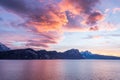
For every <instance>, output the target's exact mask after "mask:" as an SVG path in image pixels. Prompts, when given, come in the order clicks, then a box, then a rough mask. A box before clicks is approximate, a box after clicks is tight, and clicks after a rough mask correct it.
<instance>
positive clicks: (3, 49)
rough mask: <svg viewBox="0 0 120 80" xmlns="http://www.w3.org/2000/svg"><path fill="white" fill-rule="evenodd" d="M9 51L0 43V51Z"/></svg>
mask: <svg viewBox="0 0 120 80" xmlns="http://www.w3.org/2000/svg"><path fill="white" fill-rule="evenodd" d="M9 50H10V48H8V47H7V46H5V45H4V44H2V43H0V51H9Z"/></svg>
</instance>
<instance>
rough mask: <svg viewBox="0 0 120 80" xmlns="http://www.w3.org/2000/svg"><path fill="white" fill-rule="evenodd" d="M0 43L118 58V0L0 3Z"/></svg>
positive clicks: (7, 0) (2, 0)
mask: <svg viewBox="0 0 120 80" xmlns="http://www.w3.org/2000/svg"><path fill="white" fill-rule="evenodd" d="M0 42H1V43H3V44H5V45H7V46H8V47H10V48H12V49H18V48H33V49H36V50H40V49H46V50H57V51H65V50H68V49H71V48H76V49H79V50H80V51H85V50H89V51H91V52H93V53H97V54H104V55H115V56H120V0H0Z"/></svg>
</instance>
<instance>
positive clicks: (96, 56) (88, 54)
mask: <svg viewBox="0 0 120 80" xmlns="http://www.w3.org/2000/svg"><path fill="white" fill-rule="evenodd" d="M81 54H82V56H83V57H84V58H85V59H120V57H116V56H107V55H99V54H92V53H91V52H89V51H82V52H81Z"/></svg>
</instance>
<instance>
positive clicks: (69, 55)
mask: <svg viewBox="0 0 120 80" xmlns="http://www.w3.org/2000/svg"><path fill="white" fill-rule="evenodd" d="M37 53H38V55H39V58H40V59H83V57H82V55H81V54H80V52H79V50H77V49H71V50H67V51H65V52H57V51H46V50H40V51H38V52H37Z"/></svg>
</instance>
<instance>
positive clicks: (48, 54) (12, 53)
mask: <svg viewBox="0 0 120 80" xmlns="http://www.w3.org/2000/svg"><path fill="white" fill-rule="evenodd" d="M0 59H120V57H115V56H105V55H98V54H93V53H91V52H89V51H82V52H80V51H79V50H78V49H70V50H67V51H65V52H57V51H46V50H39V51H35V50H33V49H31V48H27V49H15V50H11V49H10V48H8V47H7V46H5V45H4V44H2V43H0Z"/></svg>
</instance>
